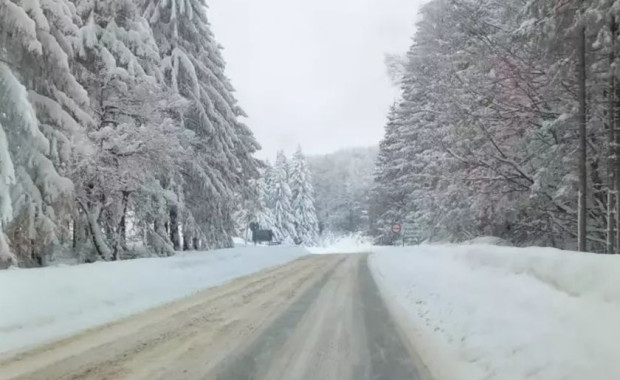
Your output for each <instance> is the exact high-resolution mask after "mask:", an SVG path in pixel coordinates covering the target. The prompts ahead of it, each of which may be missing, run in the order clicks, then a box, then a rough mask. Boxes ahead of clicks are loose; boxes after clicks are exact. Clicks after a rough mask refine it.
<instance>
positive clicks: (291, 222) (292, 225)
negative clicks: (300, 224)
mask: <svg viewBox="0 0 620 380" xmlns="http://www.w3.org/2000/svg"><path fill="white" fill-rule="evenodd" d="M267 186H268V189H269V198H270V205H269V207H270V208H271V210H272V212H273V218H274V225H275V230H274V234H275V238H276V240H278V241H286V240H288V241H289V242H292V241H294V240H295V238H296V237H297V231H296V220H295V214H294V211H293V208H292V205H291V201H292V198H293V194H292V192H291V188H290V186H289V182H288V160H287V159H286V156H285V155H284V152H282V151H280V152H278V155H277V158H276V162H275V164H274V166H273V169H272V170H271V171H270V172H269V176H268V177H267Z"/></svg>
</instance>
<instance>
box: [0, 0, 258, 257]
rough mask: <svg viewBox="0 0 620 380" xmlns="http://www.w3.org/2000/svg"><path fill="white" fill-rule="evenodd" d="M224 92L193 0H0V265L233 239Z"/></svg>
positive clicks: (244, 153) (235, 158) (235, 147)
mask: <svg viewBox="0 0 620 380" xmlns="http://www.w3.org/2000/svg"><path fill="white" fill-rule="evenodd" d="M232 92H233V88H232V86H231V84H230V83H229V81H228V79H227V78H226V76H225V74H224V61H223V59H222V57H221V54H220V47H219V45H217V42H216V41H215V40H214V38H213V35H212V33H211V31H210V29H209V25H208V23H207V18H206V7H205V4H204V2H203V1H194V0H187V1H182V2H168V1H147V0H144V1H139V2H135V1H131V0H119V1H112V2H110V1H103V0H94V1H87V2H81V1H77V0H33V1H28V2H23V1H19V0H3V1H1V2H0V223H1V227H2V233H0V267H6V266H7V265H10V264H14V263H17V264H19V265H22V266H33V265H45V264H46V262H47V261H49V260H50V259H53V258H54V256H58V255H62V256H65V258H71V259H73V260H74V261H77V262H84V261H93V260H101V259H103V260H111V259H122V258H130V257H135V256H139V255H145V254H147V255H170V254H173V253H174V251H175V250H178V249H181V248H185V249H193V248H198V247H205V248H208V247H216V246H229V245H231V244H232V240H231V236H232V235H233V234H234V224H233V220H232V214H233V212H234V211H235V208H236V207H237V205H238V204H239V203H242V202H238V203H237V202H235V200H237V199H241V200H242V201H243V200H245V199H247V198H248V197H250V191H249V182H250V181H251V180H252V179H254V178H257V177H258V171H257V168H258V166H259V162H258V161H257V160H256V159H254V158H253V157H252V154H253V153H254V152H256V150H257V149H259V146H258V144H257V143H256V141H255V140H254V137H253V136H252V133H251V131H250V130H249V129H248V128H247V127H246V126H245V125H243V124H242V123H241V122H240V120H239V118H240V117H243V116H244V115H243V112H242V111H241V109H240V108H239V107H238V106H237V103H236V100H235V99H234V97H233V96H232Z"/></svg>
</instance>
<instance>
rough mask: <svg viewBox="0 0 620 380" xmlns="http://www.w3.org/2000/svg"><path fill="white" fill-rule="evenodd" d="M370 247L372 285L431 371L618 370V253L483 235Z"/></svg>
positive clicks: (567, 373)
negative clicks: (490, 240) (473, 241)
mask: <svg viewBox="0 0 620 380" xmlns="http://www.w3.org/2000/svg"><path fill="white" fill-rule="evenodd" d="M374 251H375V252H376V254H374V255H372V256H371V257H370V265H371V269H372V271H373V275H374V277H375V279H376V281H377V283H378V285H379V288H380V289H381V291H382V293H383V294H384V296H385V298H386V300H387V302H388V303H389V304H390V306H391V307H392V308H393V310H394V311H395V314H396V315H399V316H400V317H401V319H402V321H404V323H405V325H406V326H408V327H409V328H408V330H409V331H408V334H410V336H412V337H413V339H415V342H416V348H417V349H418V351H419V354H420V356H421V358H422V360H423V361H425V364H426V365H427V366H428V367H429V370H430V371H431V372H432V373H433V374H434V375H435V378H436V379H450V380H477V379H497V380H511V379H540V380H559V379H562V380H573V379H574V380H583V379H592V380H607V379H609V380H613V379H620V257H617V256H611V255H595V254H580V253H576V252H566V251H560V250H556V249H549V248H525V249H520V248H510V247H498V246H489V245H468V246H420V247H414V248H411V247H409V248H402V249H400V248H379V249H375V250H374Z"/></svg>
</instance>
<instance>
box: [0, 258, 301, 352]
mask: <svg viewBox="0 0 620 380" xmlns="http://www.w3.org/2000/svg"><path fill="white" fill-rule="evenodd" d="M305 254H307V251H305V250H304V249H301V248H295V247H246V248H234V249H228V250H219V251H211V252H199V253H197V252H193V253H183V254H179V255H177V256H174V257H170V258H153V259H139V260H130V261H122V262H113V263H112V262H108V263H103V262H100V263H95V264H86V265H76V266H62V267H47V268H36V269H15V270H6V271H0V354H1V353H3V352H7V351H9V350H15V349H22V348H25V347H27V346H30V345H34V344H39V343H43V342H46V341H49V340H53V339H56V338H60V337H63V336H66V335H69V334H72V333H75V332H78V331H81V330H83V329H87V328H90V327H93V326H97V325H101V324H104V323H107V322H110V321H113V320H116V319H118V318H122V317H125V316H128V315H131V314H133V313H136V312H140V311H144V310H146V309H149V308H152V307H155V306H159V305H161V304H164V303H166V302H170V301H173V300H175V299H179V298H182V297H184V296H187V295H190V294H191V293H194V292H196V291H198V290H202V289H205V288H209V287H213V286H217V285H220V284H222V283H224V282H226V281H228V280H231V279H233V278H236V277H240V276H243V275H247V274H251V273H254V272H258V271H259V270H261V269H265V268H268V267H272V266H276V265H279V264H284V263H286V262H289V261H292V260H294V259H297V258H299V257H301V256H303V255H305Z"/></svg>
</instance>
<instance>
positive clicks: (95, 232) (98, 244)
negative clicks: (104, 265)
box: [84, 206, 112, 260]
mask: <svg viewBox="0 0 620 380" xmlns="http://www.w3.org/2000/svg"><path fill="white" fill-rule="evenodd" d="M84 212H85V213H86V219H87V221H88V227H89V229H90V234H91V236H92V239H93V244H94V245H95V249H96V250H97V253H98V254H99V256H100V257H101V258H102V259H103V260H110V257H111V256H112V252H111V251H110V248H109V247H108V245H107V244H106V242H105V238H104V237H103V234H102V233H101V226H99V222H98V219H99V214H100V213H101V206H97V207H95V208H94V209H93V210H87V209H85V210H84Z"/></svg>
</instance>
